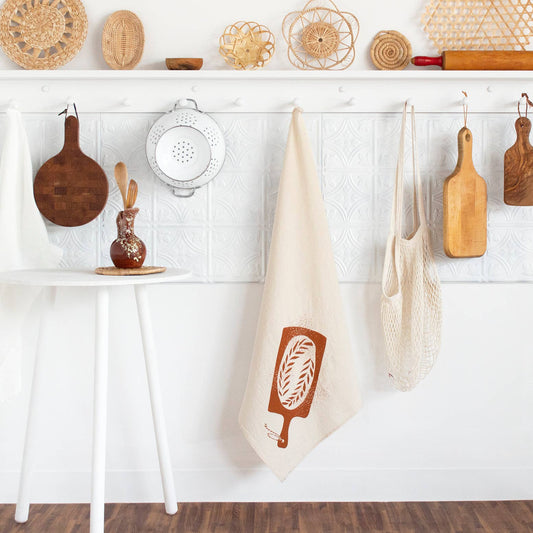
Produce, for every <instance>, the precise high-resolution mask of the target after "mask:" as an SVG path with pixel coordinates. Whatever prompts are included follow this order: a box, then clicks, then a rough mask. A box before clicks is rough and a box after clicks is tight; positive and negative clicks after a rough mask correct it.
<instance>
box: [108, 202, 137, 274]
mask: <svg viewBox="0 0 533 533" xmlns="http://www.w3.org/2000/svg"><path fill="white" fill-rule="evenodd" d="M138 212H139V209H138V208H137V207H132V208H130V209H124V211H120V212H119V214H118V216H117V233H118V235H117V238H116V239H115V240H114V241H113V243H112V244H111V250H110V253H111V261H113V264H114V265H115V266H116V267H117V268H139V267H141V266H142V265H143V263H144V260H145V258H146V246H145V245H144V242H142V241H141V239H139V237H137V235H135V231H134V225H135V217H136V216H137V213H138Z"/></svg>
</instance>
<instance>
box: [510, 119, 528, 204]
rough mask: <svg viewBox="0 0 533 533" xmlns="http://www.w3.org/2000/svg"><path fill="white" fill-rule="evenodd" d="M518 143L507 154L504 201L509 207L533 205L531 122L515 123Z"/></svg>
mask: <svg viewBox="0 0 533 533" xmlns="http://www.w3.org/2000/svg"><path fill="white" fill-rule="evenodd" d="M515 128H516V142H515V143H514V144H513V146H511V148H509V150H507V152H505V158H504V186H503V188H504V193H503V201H504V202H505V203H506V204H508V205H533V146H531V143H530V142H529V133H530V132H531V121H530V120H529V119H528V118H526V117H519V118H518V119H517V121H516V122H515Z"/></svg>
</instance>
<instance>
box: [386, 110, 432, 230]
mask: <svg viewBox="0 0 533 533" xmlns="http://www.w3.org/2000/svg"><path fill="white" fill-rule="evenodd" d="M406 125H407V103H405V105H404V108H403V114H402V127H401V132H400V153H399V156H398V163H397V165H396V182H395V188H394V199H393V210H392V216H391V228H390V231H391V233H393V234H394V235H395V236H396V237H398V238H401V237H402V214H403V182H404V167H405V165H404V154H405V136H406V129H407V127H406ZM411 154H412V158H413V225H414V231H416V230H417V229H418V227H419V226H427V221H426V214H425V210H424V195H423V193H422V180H421V178H420V167H419V163H418V152H417V142H416V120H415V108H414V106H411Z"/></svg>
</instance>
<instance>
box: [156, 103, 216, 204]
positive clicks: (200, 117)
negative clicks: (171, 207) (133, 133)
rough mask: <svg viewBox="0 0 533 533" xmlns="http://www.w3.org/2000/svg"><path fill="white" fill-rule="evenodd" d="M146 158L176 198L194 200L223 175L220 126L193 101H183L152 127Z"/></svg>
mask: <svg viewBox="0 0 533 533" xmlns="http://www.w3.org/2000/svg"><path fill="white" fill-rule="evenodd" d="M190 104H192V105H194V108H193V107H191V106H190ZM146 155H147V157H148V162H149V163H150V166H151V167H152V170H153V171H154V172H155V174H156V175H157V176H158V177H159V179H161V180H162V181H163V182H165V183H166V184H167V185H169V186H170V187H171V188H172V189H173V191H174V193H175V194H176V195H177V196H192V194H193V193H194V190H195V189H197V188H198V187H201V186H202V185H205V184H206V183H208V182H209V181H211V180H212V179H213V178H214V177H215V176H216V175H217V174H218V173H219V172H220V169H221V168H222V165H223V163H224V158H225V155H226V143H225V141H224V135H223V134H222V131H221V129H220V127H219V126H218V124H217V123H216V122H215V120H214V119H213V118H211V117H210V116H209V115H207V114H206V113H203V112H202V111H200V110H199V109H198V105H197V104H196V102H195V101H194V100H191V99H187V100H186V101H181V100H180V101H179V102H178V103H177V104H176V105H175V106H174V109H172V110H171V111H169V112H168V113H166V114H165V115H163V116H162V117H161V118H160V119H158V120H157V121H156V122H155V123H154V124H153V126H152V128H151V129H150V132H149V134H148V138H147V140H146Z"/></svg>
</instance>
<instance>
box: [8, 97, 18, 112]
mask: <svg viewBox="0 0 533 533" xmlns="http://www.w3.org/2000/svg"><path fill="white" fill-rule="evenodd" d="M8 109H20V103H19V101H18V100H16V99H15V98H13V99H12V100H9V106H8Z"/></svg>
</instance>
